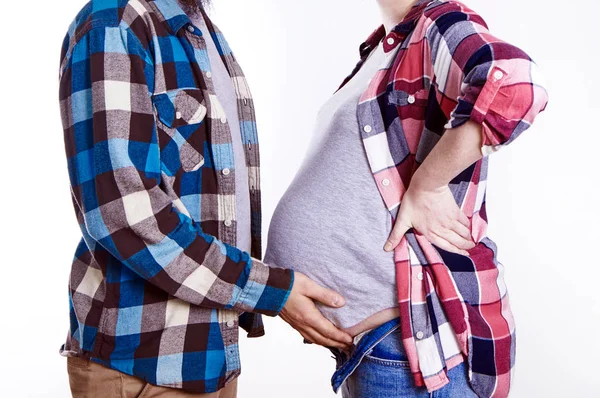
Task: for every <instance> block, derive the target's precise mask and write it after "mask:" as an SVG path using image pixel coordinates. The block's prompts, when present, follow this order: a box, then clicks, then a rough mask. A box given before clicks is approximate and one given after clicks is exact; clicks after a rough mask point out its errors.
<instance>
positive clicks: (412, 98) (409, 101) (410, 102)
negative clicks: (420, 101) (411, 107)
mask: <svg viewBox="0 0 600 398" xmlns="http://www.w3.org/2000/svg"><path fill="white" fill-rule="evenodd" d="M407 101H408V103H409V104H414V103H415V96H414V95H409V96H408V99H407Z"/></svg>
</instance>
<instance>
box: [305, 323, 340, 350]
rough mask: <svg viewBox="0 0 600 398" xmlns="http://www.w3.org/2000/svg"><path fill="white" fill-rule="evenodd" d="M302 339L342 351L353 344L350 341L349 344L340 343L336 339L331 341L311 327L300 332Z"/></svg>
mask: <svg viewBox="0 0 600 398" xmlns="http://www.w3.org/2000/svg"><path fill="white" fill-rule="evenodd" d="M299 332H300V334H301V335H302V337H304V339H305V340H307V341H310V342H311V343H314V344H318V345H322V346H324V347H336V348H340V349H345V348H348V346H349V345H350V344H351V343H352V340H350V342H349V343H344V342H340V341H337V340H334V339H331V338H329V337H327V336H324V335H323V334H321V333H319V332H318V331H317V330H315V329H314V328H311V327H308V326H307V327H306V328H304V329H302V330H299Z"/></svg>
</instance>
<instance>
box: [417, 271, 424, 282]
mask: <svg viewBox="0 0 600 398" xmlns="http://www.w3.org/2000/svg"><path fill="white" fill-rule="evenodd" d="M417 279H418V280H420V281H422V280H423V273H422V272H419V274H418V275H417Z"/></svg>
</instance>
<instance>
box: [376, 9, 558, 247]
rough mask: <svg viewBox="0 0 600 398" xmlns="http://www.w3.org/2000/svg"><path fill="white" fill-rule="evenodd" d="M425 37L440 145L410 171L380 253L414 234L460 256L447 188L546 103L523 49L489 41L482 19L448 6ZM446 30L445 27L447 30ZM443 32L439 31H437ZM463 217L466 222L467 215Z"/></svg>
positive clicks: (466, 226) (468, 243)
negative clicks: (442, 122) (441, 124)
mask: <svg viewBox="0 0 600 398" xmlns="http://www.w3.org/2000/svg"><path fill="white" fill-rule="evenodd" d="M446 7H448V8H452V9H448V12H447V13H446V14H445V15H441V16H440V17H439V18H438V20H437V21H436V22H435V23H434V24H433V25H432V28H431V29H429V31H428V36H427V42H428V44H429V46H430V47H431V48H434V46H436V47H437V48H438V50H437V51H435V52H433V51H432V54H433V53H435V54H436V55H437V57H444V56H448V54H446V53H445V52H444V51H442V50H441V49H446V51H450V52H451V53H450V54H449V55H451V56H452V60H451V61H450V62H438V61H437V60H436V59H435V57H433V56H432V62H433V64H434V71H435V75H436V81H437V84H438V87H437V88H438V90H439V92H440V94H441V97H440V98H441V100H440V105H441V108H442V110H443V111H444V112H445V113H446V115H447V117H448V120H449V121H448V123H447V125H446V126H445V127H446V128H447V130H446V132H445V133H444V135H443V136H442V137H441V139H440V141H439V142H438V143H437V145H436V146H435V147H434V149H433V150H432V151H431V153H429V155H428V156H427V157H426V159H425V160H424V162H423V164H422V165H421V166H420V167H419V168H418V169H417V171H416V172H415V174H414V175H413V178H412V180H411V182H410V185H409V188H408V190H407V191H406V193H405V194H404V197H403V198H402V204H401V206H400V210H399V213H398V217H397V220H396V223H395V225H394V229H393V231H392V234H391V235H390V238H389V240H388V242H387V243H386V245H385V250H388V251H390V250H393V249H394V248H395V247H396V246H397V245H398V244H399V243H400V240H401V239H402V237H403V236H404V234H405V233H406V232H407V231H408V230H409V229H410V228H414V229H415V230H416V231H417V232H419V233H421V234H423V235H425V237H426V238H427V239H428V240H429V241H430V242H431V243H433V244H435V245H436V246H438V247H440V248H442V249H444V250H447V251H451V252H455V253H459V254H463V255H465V254H467V252H466V250H468V249H470V248H472V247H473V246H474V243H473V242H472V239H471V232H470V223H469V220H468V218H467V216H466V215H465V214H464V213H463V212H462V211H461V210H460V208H459V207H458V205H457V204H456V201H455V199H454V197H453V195H452V193H451V192H450V188H449V187H448V184H449V182H450V181H451V180H452V179H453V178H454V177H456V176H457V175H459V174H460V173H461V172H462V171H464V170H465V169H466V168H467V167H469V166H470V165H472V164H473V163H474V162H476V161H478V160H479V159H481V157H482V156H487V155H489V154H491V153H493V152H495V151H497V150H498V149H500V148H501V147H503V146H505V145H508V144H509V143H511V142H512V141H514V140H515V139H516V138H517V137H518V136H519V135H520V134H521V133H522V132H523V131H525V130H526V129H527V128H528V127H529V126H531V124H532V123H533V121H534V119H535V117H536V116H537V114H539V113H540V112H541V111H543V110H544V109H545V107H546V103H547V101H548V97H547V93H546V90H545V89H544V88H543V87H542V86H541V85H540V83H539V82H538V79H539V72H537V66H536V65H535V63H533V61H532V60H531V59H530V58H529V56H528V55H527V54H525V53H524V52H523V51H522V50H520V49H518V48H516V47H514V46H512V45H510V44H508V43H505V42H503V41H501V40H499V39H497V38H495V37H494V36H492V35H491V34H490V33H489V32H488V31H487V28H486V27H485V23H484V22H483V20H481V18H480V17H479V16H478V15H476V14H475V13H473V12H472V11H470V10H467V9H464V10H463V9H462V8H461V7H463V6H461V5H459V4H448V5H447V6H446ZM448 23H452V25H451V26H447V24H448ZM442 27H443V29H442ZM469 216H470V215H469Z"/></svg>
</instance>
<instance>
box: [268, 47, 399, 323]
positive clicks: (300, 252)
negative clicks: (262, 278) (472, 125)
mask: <svg viewBox="0 0 600 398" xmlns="http://www.w3.org/2000/svg"><path fill="white" fill-rule="evenodd" d="M393 55H394V54H385V53H384V52H383V49H382V47H381V46H379V47H378V48H377V49H376V50H375V51H374V52H373V53H372V54H371V56H370V57H369V59H368V60H367V61H366V62H365V64H364V65H363V67H362V68H361V70H360V71H359V72H358V73H357V74H356V75H355V76H354V77H353V78H352V80H351V81H350V82H349V83H347V84H346V85H345V86H344V87H343V88H342V89H341V90H339V91H338V92H337V93H335V94H334V95H333V97H331V99H330V100H329V101H328V102H327V103H326V104H325V105H324V106H323V107H322V109H321V111H320V112H319V115H318V117H317V125H316V131H315V134H314V136H313V141H312V143H311V146H310V149H309V152H308V155H307V157H306V159H305V161H304V163H303V165H302V166H301V168H300V170H299V171H298V174H297V175H296V177H295V179H294V181H293V182H292V184H291V185H290V187H289V188H288V190H287V191H286V193H285V194H284V196H283V197H282V199H281V201H280V202H279V205H278V206H277V208H276V210H275V213H274V215H273V219H272V221H271V225H270V229H269V238H268V246H267V252H266V256H265V262H266V263H267V264H269V265H276V266H280V267H285V268H291V269H293V270H296V271H300V272H302V273H304V274H306V275H307V276H308V277H310V278H311V279H313V280H314V281H316V282H317V283H319V284H321V285H322V286H325V287H328V288H331V289H333V290H335V291H337V292H339V293H340V294H341V295H342V296H344V298H345V299H346V305H345V306H344V307H343V308H340V309H332V308H329V307H324V306H319V309H320V310H321V311H322V312H323V314H324V316H325V317H327V318H328V319H329V320H331V321H332V322H333V323H334V324H335V325H336V326H338V327H341V328H350V327H352V326H355V325H357V324H358V323H360V322H362V321H364V320H365V319H367V318H369V317H370V316H372V315H374V314H376V313H378V312H379V311H382V310H385V309H389V308H395V307H397V291H396V281H395V275H396V273H395V266H394V260H393V253H387V252H385V251H384V250H383V246H384V244H385V242H386V240H387V238H388V236H389V234H390V232H391V230H392V218H391V215H390V213H389V212H388V210H387V209H386V207H385V204H384V202H383V199H382V198H381V195H380V193H379V191H378V190H377V186H376V184H375V180H374V178H373V175H372V173H371V169H370V167H369V163H368V160H367V157H366V154H365V150H364V146H363V143H362V140H361V136H360V129H359V125H358V119H357V115H356V112H357V105H358V101H359V98H360V96H361V95H362V93H363V92H364V91H365V90H366V88H367V87H368V84H369V82H370V80H371V78H372V77H373V76H374V75H375V73H376V72H377V70H378V69H379V68H381V67H384V66H386V65H387V64H389V62H390V61H391V57H393Z"/></svg>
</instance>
